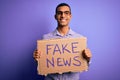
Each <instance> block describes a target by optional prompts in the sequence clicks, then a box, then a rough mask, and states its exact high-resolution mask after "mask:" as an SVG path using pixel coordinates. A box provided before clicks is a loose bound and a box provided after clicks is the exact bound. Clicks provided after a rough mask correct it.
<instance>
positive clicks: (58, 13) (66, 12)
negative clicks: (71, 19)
mask: <svg viewBox="0 0 120 80" xmlns="http://www.w3.org/2000/svg"><path fill="white" fill-rule="evenodd" d="M56 14H57V15H63V14H65V15H70V14H71V12H70V11H57V13H56Z"/></svg>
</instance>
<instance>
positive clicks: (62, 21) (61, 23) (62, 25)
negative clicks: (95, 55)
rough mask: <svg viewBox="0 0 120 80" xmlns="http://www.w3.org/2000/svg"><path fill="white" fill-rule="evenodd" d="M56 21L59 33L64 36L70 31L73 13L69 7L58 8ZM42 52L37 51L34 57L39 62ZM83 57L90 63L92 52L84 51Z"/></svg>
mask: <svg viewBox="0 0 120 80" xmlns="http://www.w3.org/2000/svg"><path fill="white" fill-rule="evenodd" d="M54 17H55V19H56V21H57V25H58V26H57V29H58V31H59V33H60V34H61V35H62V36H64V35H66V34H67V32H68V31H69V29H70V27H69V22H70V20H71V17H72V15H71V12H70V9H69V7H68V6H61V7H58V9H57V13H56V14H55V16H54ZM40 54H41V52H38V51H37V50H35V51H34V54H33V57H34V59H35V60H37V61H38V59H39V58H40ZM83 57H84V58H85V59H86V60H87V61H88V62H89V61H90V58H91V57H92V54H91V51H90V50H89V49H85V50H83Z"/></svg>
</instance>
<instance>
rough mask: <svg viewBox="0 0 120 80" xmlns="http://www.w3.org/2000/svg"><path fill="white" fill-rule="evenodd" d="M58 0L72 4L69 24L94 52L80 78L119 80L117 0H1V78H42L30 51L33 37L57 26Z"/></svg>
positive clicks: (119, 8) (119, 11)
mask: <svg viewBox="0 0 120 80" xmlns="http://www.w3.org/2000/svg"><path fill="white" fill-rule="evenodd" d="M61 2H67V3H68V4H70V5H71V8H72V15H73V17H72V20H71V23H70V26H71V28H72V29H73V30H74V31H76V32H78V33H80V34H83V35H84V36H87V38H88V47H89V48H90V49H91V51H92V54H93V58H92V63H91V65H90V69H89V71H88V72H83V73H81V75H80V77H81V80H120V69H119V68H120V62H119V58H120V55H119V54H120V36H119V34H120V0H71V1H70V0H69V1H68V0H43V1H42V0H0V80H42V77H41V76H39V75H37V70H36V67H37V64H36V63H35V61H34V59H33V57H32V55H33V51H34V49H35V48H36V40H38V39H41V37H42V35H43V34H45V33H48V32H51V31H53V30H54V29H55V28H56V26H57V24H56V21H55V19H54V10H55V7H56V5H57V4H58V3H61Z"/></svg>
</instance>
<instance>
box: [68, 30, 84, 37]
mask: <svg viewBox="0 0 120 80" xmlns="http://www.w3.org/2000/svg"><path fill="white" fill-rule="evenodd" d="M70 33H71V35H72V36H73V37H74V38H77V37H84V36H83V35H82V34H80V33H77V32H75V31H73V30H71V31H70Z"/></svg>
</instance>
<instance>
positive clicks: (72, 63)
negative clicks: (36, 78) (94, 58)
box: [37, 37, 88, 75]
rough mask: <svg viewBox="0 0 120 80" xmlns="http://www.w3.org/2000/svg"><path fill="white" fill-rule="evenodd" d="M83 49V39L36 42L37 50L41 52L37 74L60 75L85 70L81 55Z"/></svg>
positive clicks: (85, 64) (84, 45)
mask: <svg viewBox="0 0 120 80" xmlns="http://www.w3.org/2000/svg"><path fill="white" fill-rule="evenodd" d="M85 48H86V38H85V37H82V38H65V39H52V40H38V41H37V49H38V51H39V52H41V57H40V59H39V60H38V74H40V75H47V74H51V73H60V74H62V73H64V72H81V71H84V70H87V69H88V66H87V62H86V60H85V59H84V58H83V56H82V54H81V53H82V51H83V50H84V49H85Z"/></svg>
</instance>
